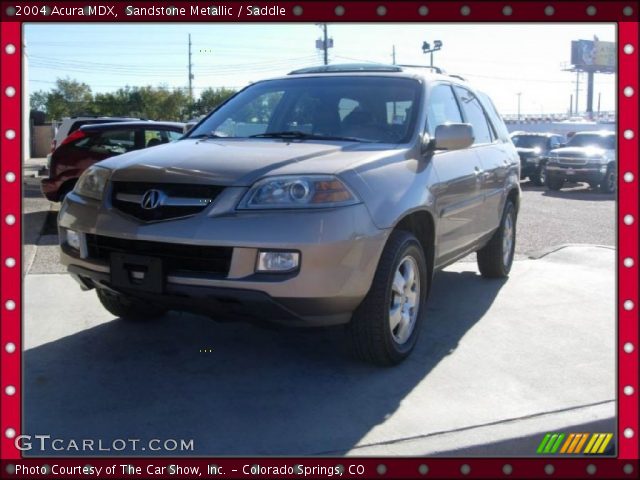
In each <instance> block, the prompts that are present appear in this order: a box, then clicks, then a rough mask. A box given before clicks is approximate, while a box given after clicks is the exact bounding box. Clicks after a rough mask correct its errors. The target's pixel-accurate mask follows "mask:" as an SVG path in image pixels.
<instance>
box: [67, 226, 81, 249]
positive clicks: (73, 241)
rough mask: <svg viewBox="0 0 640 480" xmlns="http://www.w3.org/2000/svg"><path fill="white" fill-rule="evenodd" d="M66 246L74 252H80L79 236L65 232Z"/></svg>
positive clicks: (69, 231) (71, 232) (75, 233)
mask: <svg viewBox="0 0 640 480" xmlns="http://www.w3.org/2000/svg"><path fill="white" fill-rule="evenodd" d="M67 245H69V246H70V247H71V248H75V249H76V250H80V234H79V233H78V232H74V231H73V230H67Z"/></svg>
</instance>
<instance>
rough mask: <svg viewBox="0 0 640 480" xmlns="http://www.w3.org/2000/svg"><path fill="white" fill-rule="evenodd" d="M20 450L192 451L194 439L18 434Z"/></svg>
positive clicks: (17, 446) (16, 439) (16, 443)
mask: <svg viewBox="0 0 640 480" xmlns="http://www.w3.org/2000/svg"><path fill="white" fill-rule="evenodd" d="M14 443H15V446H16V448H17V449H18V450H23V451H25V450H27V451H28V450H39V451H41V452H47V451H48V452H51V451H54V452H124V451H127V452H140V451H151V452H192V451H193V449H194V445H193V439H192V440H183V439H179V440H177V439H174V438H167V439H159V438H152V439H150V440H141V439H139V438H114V439H111V440H103V439H93V438H82V439H63V438H52V437H51V435H18V436H17V437H16V438H15V440H14Z"/></svg>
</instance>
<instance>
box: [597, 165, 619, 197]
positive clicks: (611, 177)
mask: <svg viewBox="0 0 640 480" xmlns="http://www.w3.org/2000/svg"><path fill="white" fill-rule="evenodd" d="M615 191H616V169H615V167H613V166H609V168H607V173H606V175H605V177H604V180H602V182H601V183H600V193H613V192H615Z"/></svg>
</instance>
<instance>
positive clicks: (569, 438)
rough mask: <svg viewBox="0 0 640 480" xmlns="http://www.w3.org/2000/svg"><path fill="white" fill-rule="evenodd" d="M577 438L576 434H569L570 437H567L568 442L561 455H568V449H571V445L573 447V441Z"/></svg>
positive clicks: (565, 443)
mask: <svg viewBox="0 0 640 480" xmlns="http://www.w3.org/2000/svg"><path fill="white" fill-rule="evenodd" d="M575 436H576V434H575V433H570V434H569V436H568V437H567V441H566V442H564V445H563V446H562V450H560V453H567V449H568V448H569V445H571V442H572V441H573V439H574V437H575Z"/></svg>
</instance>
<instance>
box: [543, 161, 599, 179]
mask: <svg viewBox="0 0 640 480" xmlns="http://www.w3.org/2000/svg"><path fill="white" fill-rule="evenodd" d="M546 168H547V178H562V179H564V180H568V181H571V182H589V183H601V182H602V181H604V179H605V177H606V174H607V166H606V165H598V166H580V167H563V166H558V165H547V167H546Z"/></svg>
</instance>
